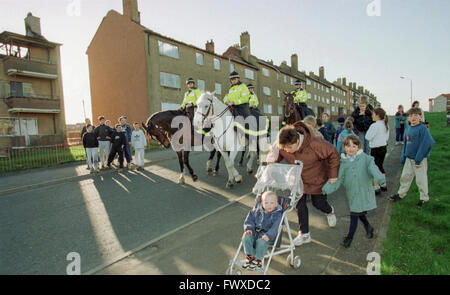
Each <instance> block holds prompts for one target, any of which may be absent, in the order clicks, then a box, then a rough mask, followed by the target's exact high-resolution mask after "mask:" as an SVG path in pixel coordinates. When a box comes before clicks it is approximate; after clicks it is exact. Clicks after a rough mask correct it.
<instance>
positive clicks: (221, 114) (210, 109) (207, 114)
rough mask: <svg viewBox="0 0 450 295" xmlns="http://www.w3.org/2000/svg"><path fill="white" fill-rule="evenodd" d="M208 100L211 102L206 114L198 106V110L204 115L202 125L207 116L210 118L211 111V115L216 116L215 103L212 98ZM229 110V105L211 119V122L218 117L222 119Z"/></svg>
mask: <svg viewBox="0 0 450 295" xmlns="http://www.w3.org/2000/svg"><path fill="white" fill-rule="evenodd" d="M208 101H209V102H210V104H209V107H208V110H207V111H206V114H203V113H202V112H200V110H199V109H198V108H197V112H198V113H199V114H200V115H202V117H203V119H202V126H203V124H204V123H205V120H206V118H208V116H209V113H211V116H214V103H213V100H212V98H208ZM228 110H229V107H227V108H225V109H224V110H223V111H222V112H221V113H220V114H218V115H217V116H216V117H215V118H214V119H211V122H214V121H216V120H218V119H220V118H221V117H222V116H223V115H225V113H226V112H227V111H228Z"/></svg>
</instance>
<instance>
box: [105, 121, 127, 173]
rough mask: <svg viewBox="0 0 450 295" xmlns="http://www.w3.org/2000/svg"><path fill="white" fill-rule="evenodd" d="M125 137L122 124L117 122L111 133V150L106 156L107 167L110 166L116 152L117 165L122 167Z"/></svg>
mask: <svg viewBox="0 0 450 295" xmlns="http://www.w3.org/2000/svg"><path fill="white" fill-rule="evenodd" d="M126 142H127V139H126V138H125V134H124V133H123V132H122V125H120V124H117V125H116V130H114V131H113V133H112V135H111V143H112V146H111V152H110V153H109V157H108V168H111V162H112V161H113V160H114V157H115V156H116V154H119V165H120V166H119V167H120V168H123V148H124V147H125V144H126Z"/></svg>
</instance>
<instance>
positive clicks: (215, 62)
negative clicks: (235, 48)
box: [214, 58, 220, 70]
mask: <svg viewBox="0 0 450 295" xmlns="http://www.w3.org/2000/svg"><path fill="white" fill-rule="evenodd" d="M214 69H215V70H220V60H219V59H218V58H214Z"/></svg>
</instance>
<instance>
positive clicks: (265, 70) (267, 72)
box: [262, 68, 270, 77]
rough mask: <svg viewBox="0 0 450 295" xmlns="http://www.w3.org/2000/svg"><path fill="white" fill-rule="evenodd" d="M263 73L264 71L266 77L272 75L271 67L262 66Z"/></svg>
mask: <svg viewBox="0 0 450 295" xmlns="http://www.w3.org/2000/svg"><path fill="white" fill-rule="evenodd" d="M262 73H263V75H264V76H266V77H269V76H270V73H269V69H267V68H262Z"/></svg>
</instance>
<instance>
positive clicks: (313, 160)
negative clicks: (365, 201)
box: [267, 122, 340, 246]
mask: <svg viewBox="0 0 450 295" xmlns="http://www.w3.org/2000/svg"><path fill="white" fill-rule="evenodd" d="M283 159H284V160H285V161H286V162H287V163H288V164H294V163H295V160H300V161H302V163H303V170H302V181H303V185H304V194H303V196H302V197H301V198H300V200H299V201H298V203H297V215H298V223H299V226H300V231H299V233H298V236H297V237H296V238H295V239H294V244H295V245H296V246H299V245H302V244H305V243H309V242H311V235H310V233H309V215H308V208H307V207H306V197H307V195H311V201H312V204H313V206H314V207H316V208H317V209H319V210H320V211H322V212H323V213H325V214H326V216H327V220H328V225H329V226H330V227H334V226H335V225H336V215H335V214H334V208H333V207H332V206H330V204H329V203H328V201H327V196H326V195H322V187H323V186H324V185H325V183H326V182H327V181H328V180H330V183H335V182H336V181H337V179H338V178H337V177H338V172H339V162H340V158H339V155H338V153H337V150H336V148H335V147H334V146H333V145H332V144H331V143H329V142H327V141H325V140H322V139H320V138H319V137H316V136H314V134H311V131H310V130H309V128H308V127H307V126H306V125H305V124H304V123H302V122H296V123H295V124H294V125H287V126H285V127H283V128H281V130H280V132H279V133H278V140H277V141H275V142H274V144H273V145H272V147H271V150H270V152H269V154H268V155H267V162H268V164H270V163H275V162H276V163H279V162H281V161H282V160H283Z"/></svg>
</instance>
